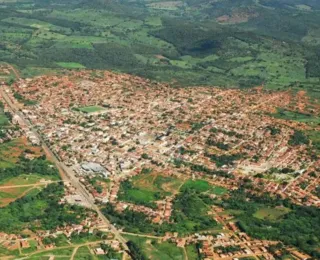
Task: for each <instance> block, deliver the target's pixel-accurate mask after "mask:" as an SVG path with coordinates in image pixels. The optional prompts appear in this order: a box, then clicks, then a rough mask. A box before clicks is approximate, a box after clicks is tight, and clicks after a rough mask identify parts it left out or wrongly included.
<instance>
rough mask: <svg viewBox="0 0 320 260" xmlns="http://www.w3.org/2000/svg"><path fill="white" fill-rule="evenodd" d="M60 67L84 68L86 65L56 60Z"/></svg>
mask: <svg viewBox="0 0 320 260" xmlns="http://www.w3.org/2000/svg"><path fill="white" fill-rule="evenodd" d="M57 64H58V65H59V66H60V67H61V68H65V69H85V68H86V67H85V66H83V65H82V64H80V63H77V62H57Z"/></svg>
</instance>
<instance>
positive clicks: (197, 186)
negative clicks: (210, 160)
mask: <svg viewBox="0 0 320 260" xmlns="http://www.w3.org/2000/svg"><path fill="white" fill-rule="evenodd" d="M185 189H194V190H196V191H198V192H206V193H211V194H215V195H223V194H225V193H226V192H227V191H228V190H227V189H225V188H223V187H218V186H212V185H210V184H209V183H208V182H207V181H204V180H195V181H193V180H188V181H186V182H185V183H184V184H183V186H182V187H181V190H185Z"/></svg>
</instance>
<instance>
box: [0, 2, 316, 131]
mask: <svg viewBox="0 0 320 260" xmlns="http://www.w3.org/2000/svg"><path fill="white" fill-rule="evenodd" d="M315 2H316V1H312V0H310V1H302V0H301V1H300V0H294V1H293V0H292V1H289V0H288V1H279V0H273V1H269V0H265V1H259V2H257V1H254V0H241V1H237V2H236V3H235V2H234V1H231V0H226V1H214V2H212V1H200V2H199V1H193V0H188V1H183V4H180V3H179V2H177V4H175V3H172V2H161V3H158V2H152V3H151V2H149V1H128V0H124V1H120V2H108V3H106V2H103V1H97V0H94V1H88V0H85V1H78V0H73V1H67V2H63V3H61V1H59V0H52V1H41V0H40V1H39V0H31V1H29V2H28V4H26V3H25V2H24V1H22V0H18V1H14V2H13V1H5V2H4V3H2V4H1V7H2V8H1V14H0V30H1V35H0V42H1V45H0V60H1V61H5V62H9V63H12V64H15V65H17V66H18V67H19V68H20V69H21V70H22V74H23V75H26V76H30V75H36V74H38V73H42V72H44V71H46V70H47V69H48V68H49V69H51V70H59V69H61V68H66V69H81V68H89V69H90V68H91V69H113V70H118V71H124V72H129V73H133V74H137V75H140V76H145V77H149V78H152V79H156V80H162V81H170V80H171V79H173V78H174V79H176V80H177V81H178V82H179V83H181V84H188V85H200V84H201V85H202V84H209V85H220V86H235V85H236V86H240V87H250V86H256V85H261V84H264V85H266V86H267V87H268V88H270V89H277V88H283V89H284V88H289V87H290V88H294V89H304V90H306V91H307V92H309V93H313V94H314V95H315V96H319V87H318V84H317V81H318V79H319V77H320V72H319V71H320V70H319V68H320V67H319V62H318V60H319V57H320V52H319V48H317V47H318V45H319V44H320V40H319V39H320V37H319V30H317V26H318V24H319V21H320V15H319V12H318V4H316V3H315ZM106 7H107V8H106ZM270 7H271V8H270ZM221 17H222V18H221ZM223 17H224V18H225V20H224V19H223ZM26 103H28V101H27V102H26ZM199 126H200V125H199V124H195V125H194V129H193V131H195V130H197V128H198V127H199Z"/></svg>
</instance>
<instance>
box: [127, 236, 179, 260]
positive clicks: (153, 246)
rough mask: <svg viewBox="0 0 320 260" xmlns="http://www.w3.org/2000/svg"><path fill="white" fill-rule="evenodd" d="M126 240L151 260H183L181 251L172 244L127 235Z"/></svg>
mask: <svg viewBox="0 0 320 260" xmlns="http://www.w3.org/2000/svg"><path fill="white" fill-rule="evenodd" d="M126 238H127V239H129V240H131V241H133V242H135V243H136V244H137V245H138V246H139V247H140V248H141V249H142V252H143V253H144V254H145V255H147V256H149V257H150V258H151V259H152V260H167V259H172V260H183V259H184V257H183V252H182V249H181V248H179V247H176V246H175V245H174V244H172V243H168V242H160V241H156V240H154V239H148V238H142V237H135V236H128V235H126Z"/></svg>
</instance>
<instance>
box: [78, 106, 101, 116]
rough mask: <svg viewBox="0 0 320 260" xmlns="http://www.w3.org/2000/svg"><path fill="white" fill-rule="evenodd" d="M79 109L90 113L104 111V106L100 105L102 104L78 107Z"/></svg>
mask: <svg viewBox="0 0 320 260" xmlns="http://www.w3.org/2000/svg"><path fill="white" fill-rule="evenodd" d="M78 110H79V111H81V112H83V113H87V114H90V113H95V112H100V111H103V110H104V108H103V107H100V106H88V107H80V108H78Z"/></svg>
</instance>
